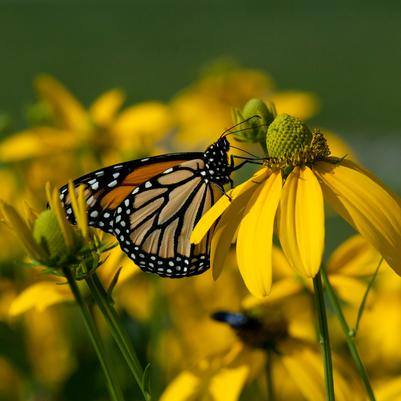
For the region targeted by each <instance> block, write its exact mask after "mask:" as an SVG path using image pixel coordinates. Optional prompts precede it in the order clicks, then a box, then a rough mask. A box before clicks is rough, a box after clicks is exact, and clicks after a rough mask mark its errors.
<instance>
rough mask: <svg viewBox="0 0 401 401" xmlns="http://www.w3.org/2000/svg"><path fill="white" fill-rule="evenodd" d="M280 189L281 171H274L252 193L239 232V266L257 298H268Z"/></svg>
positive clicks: (245, 280) (249, 287) (250, 289)
mask: <svg viewBox="0 0 401 401" xmlns="http://www.w3.org/2000/svg"><path fill="white" fill-rule="evenodd" d="M281 187H282V178H281V174H280V172H273V173H272V174H271V175H270V177H269V178H268V179H267V180H266V181H265V182H264V183H263V184H260V186H259V187H258V188H257V189H256V190H255V192H254V194H253V195H252V197H251V199H250V200H249V202H248V206H247V208H246V209H245V211H244V216H243V218H242V221H241V224H240V226H239V230H238V237H237V259H238V266H239V269H240V272H241V275H242V277H243V279H244V282H245V284H246V286H247V287H248V289H249V291H250V292H251V293H252V294H253V295H255V296H257V297H264V296H266V295H268V294H269V292H270V289H271V281H272V241H273V225H274V218H275V215H276V210H277V207H278V204H279V201H280V196H281Z"/></svg>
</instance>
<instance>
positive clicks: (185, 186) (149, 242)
mask: <svg viewBox="0 0 401 401" xmlns="http://www.w3.org/2000/svg"><path fill="white" fill-rule="evenodd" d="M226 135H228V134H225V133H223V134H222V136H221V137H220V138H219V139H218V140H217V141H216V142H215V143H213V144H212V145H210V146H209V147H208V148H207V149H206V150H205V151H204V152H190V153H170V154H166V155H160V156H154V157H149V158H144V159H139V160H132V161H128V162H125V163H120V164H115V165H113V166H109V167H106V168H103V169H100V170H97V171H94V172H92V173H89V174H86V175H84V176H82V177H80V178H77V179H76V180H74V182H73V183H74V186H75V187H76V188H77V187H78V186H80V185H82V184H83V185H84V189H85V190H84V194H85V199H86V203H87V206H88V211H87V212H88V224H89V225H90V226H93V227H97V228H100V229H102V230H103V231H105V232H107V233H111V234H113V235H114V236H115V237H116V238H117V240H118V241H119V243H120V247H121V249H122V250H123V251H124V252H125V253H126V254H127V255H128V257H129V258H131V259H132V260H133V261H134V262H135V263H136V264H137V265H138V266H139V267H140V268H141V269H142V270H144V271H147V272H151V273H156V274H158V275H159V276H162V277H171V278H178V277H187V276H192V275H196V274H200V273H203V272H204V271H205V270H207V269H208V268H209V266H210V262H209V244H210V239H211V238H210V236H211V233H210V232H209V234H208V235H207V236H206V237H205V238H204V239H203V241H202V242H201V243H200V244H197V245H194V244H191V243H190V235H191V232H192V230H193V229H194V227H195V225H196V224H197V222H198V221H199V220H200V218H201V217H202V215H203V214H204V213H205V212H206V211H207V210H208V209H210V208H211V206H212V205H213V204H214V203H215V202H216V201H217V199H219V198H220V197H221V196H222V195H223V194H224V188H223V186H224V184H226V183H228V182H232V181H231V178H230V175H231V173H232V171H233V170H234V169H236V168H238V167H239V166H237V167H235V166H234V159H233V157H230V158H229V157H228V150H229V148H230V143H229V141H228V140H227V138H226ZM241 165H242V164H241ZM60 199H61V202H62V205H63V207H64V209H65V212H66V215H67V218H68V219H69V221H70V222H72V223H75V218H74V215H73V211H72V207H71V202H70V199H69V195H68V185H64V186H63V187H62V188H60Z"/></svg>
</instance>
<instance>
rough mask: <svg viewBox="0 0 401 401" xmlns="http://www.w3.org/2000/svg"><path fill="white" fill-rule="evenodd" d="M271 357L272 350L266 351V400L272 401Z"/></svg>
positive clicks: (272, 354)
mask: <svg viewBox="0 0 401 401" xmlns="http://www.w3.org/2000/svg"><path fill="white" fill-rule="evenodd" d="M273 356H274V353H273V351H272V350H268V351H267V361H266V380H267V400H268V401H274V399H275V398H274V381H273Z"/></svg>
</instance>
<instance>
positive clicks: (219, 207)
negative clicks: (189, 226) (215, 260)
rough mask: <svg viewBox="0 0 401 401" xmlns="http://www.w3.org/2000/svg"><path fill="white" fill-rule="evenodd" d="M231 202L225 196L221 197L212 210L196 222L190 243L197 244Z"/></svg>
mask: <svg viewBox="0 0 401 401" xmlns="http://www.w3.org/2000/svg"><path fill="white" fill-rule="evenodd" d="M230 204H231V202H230V200H229V198H228V197H227V196H222V197H221V198H220V199H219V200H218V201H217V202H216V203H215V204H214V206H213V207H212V208H210V209H209V210H208V211H207V212H206V213H205V214H204V215H203V216H202V218H201V219H200V220H199V221H198V224H197V225H196V226H195V228H194V230H193V231H192V234H191V242H192V243H193V244H199V243H200V242H201V241H202V239H203V237H204V236H205V235H206V234H207V232H208V231H209V230H210V228H211V227H212V226H213V224H214V223H215V222H216V220H218V218H219V217H220V216H221V215H222V214H223V213H224V211H225V210H226V209H227V208H228V207H229V206H230Z"/></svg>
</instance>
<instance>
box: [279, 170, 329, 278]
mask: <svg viewBox="0 0 401 401" xmlns="http://www.w3.org/2000/svg"><path fill="white" fill-rule="evenodd" d="M278 229H279V237H280V243H281V246H282V248H283V251H284V253H285V255H286V256H287V259H288V261H289V263H290V265H291V266H292V268H293V269H294V270H296V271H297V272H298V273H299V274H301V275H302V276H304V277H308V278H310V277H314V276H315V274H316V273H317V272H318V271H319V268H320V264H321V260H322V255H323V247H324V208H323V195H322V190H321V188H320V185H319V182H318V180H317V179H316V177H315V175H314V174H313V172H312V170H311V169H310V168H309V167H304V168H299V167H296V168H295V169H294V170H293V171H292V172H291V174H290V175H289V176H288V177H287V180H286V182H285V184H284V187H283V195H282V197H281V202H280V213H279V219H278Z"/></svg>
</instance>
